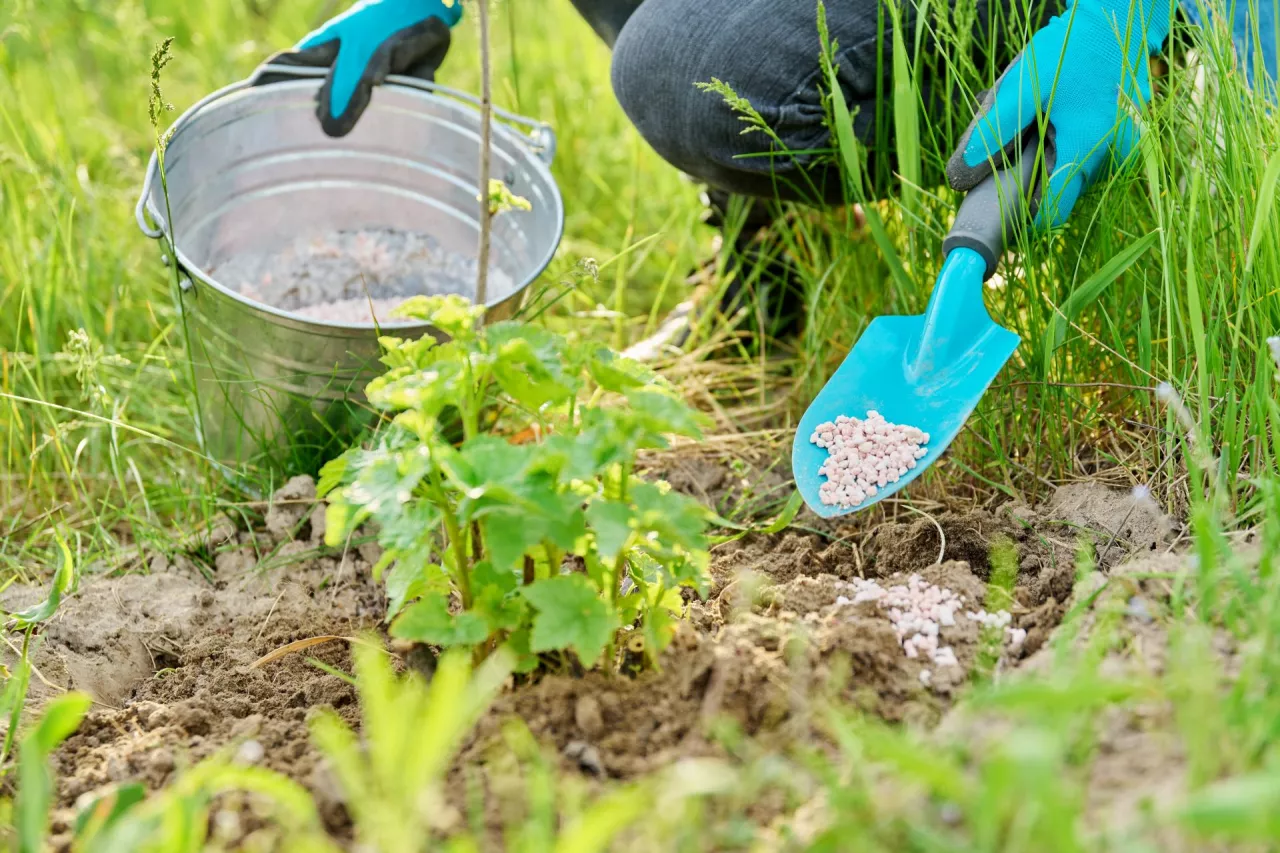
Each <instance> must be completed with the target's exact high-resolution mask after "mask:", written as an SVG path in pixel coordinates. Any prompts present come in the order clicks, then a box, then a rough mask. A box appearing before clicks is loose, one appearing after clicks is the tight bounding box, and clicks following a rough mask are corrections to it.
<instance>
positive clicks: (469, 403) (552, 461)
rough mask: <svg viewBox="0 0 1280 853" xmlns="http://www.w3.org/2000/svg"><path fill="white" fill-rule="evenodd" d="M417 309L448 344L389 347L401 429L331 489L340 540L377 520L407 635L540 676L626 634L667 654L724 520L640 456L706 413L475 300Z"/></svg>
mask: <svg viewBox="0 0 1280 853" xmlns="http://www.w3.org/2000/svg"><path fill="white" fill-rule="evenodd" d="M401 312H402V313H403V314H404V315H405V316H408V317H413V318H415V319H418V320H423V321H426V322H428V323H430V324H432V325H433V326H435V327H436V328H437V329H440V330H441V331H442V332H443V333H445V334H446V335H447V336H448V338H449V340H448V341H447V342H446V343H440V342H437V341H436V340H435V339H434V338H432V337H430V336H427V337H423V338H421V339H418V340H402V339H399V338H393V337H385V338H383V339H382V342H383V346H384V348H385V350H386V354H385V356H384V357H383V361H384V363H385V364H386V365H387V367H388V368H389V371H388V372H387V373H386V374H385V375H384V376H381V377H379V378H378V379H375V380H374V381H373V382H371V383H370V385H369V387H368V389H367V390H368V396H369V400H370V402H371V403H372V404H373V405H374V406H376V407H378V408H380V409H382V410H383V411H385V412H387V413H389V414H391V415H392V416H393V417H392V419H391V421H390V422H389V424H388V425H387V427H386V428H385V429H383V430H381V431H380V432H379V434H378V435H376V436H375V438H374V439H373V441H372V443H371V446H369V447H357V448H353V449H352V450H350V451H348V452H347V453H345V454H343V455H342V456H340V457H338V458H337V459H335V460H333V461H332V462H330V463H329V464H328V465H326V466H325V468H324V470H323V471H322V474H321V483H320V490H321V492H322V494H328V496H329V507H328V513H327V515H328V522H327V533H326V535H327V538H328V541H329V543H330V544H331V545H340V544H342V542H343V541H344V540H345V539H346V538H347V537H349V536H350V535H351V534H352V533H353V532H354V531H355V530H356V528H357V527H359V526H360V525H361V524H363V523H365V522H366V521H373V522H375V523H376V525H377V528H378V540H379V542H380V543H381V544H382V546H383V548H384V549H385V555H384V557H383V559H382V561H381V562H380V563H379V565H378V566H377V569H376V571H378V572H379V573H380V572H381V571H382V570H383V569H385V568H387V567H388V566H390V567H391V571H390V573H389V575H388V579H387V584H388V591H389V594H390V599H391V607H390V612H389V614H388V618H394V619H395V621H394V622H393V623H392V627H391V633H392V635H393V636H396V637H399V638H402V639H407V640H412V641H417V642H422V643H429V644H433V645H439V646H446V647H448V646H466V647H473V648H476V649H477V651H478V654H479V656H481V657H483V656H484V655H485V654H487V653H489V652H490V651H492V650H493V649H495V648H497V647H498V646H499V645H500V644H503V643H508V642H509V643H510V644H511V645H512V646H513V647H514V648H515V649H516V650H517V651H518V652H519V653H520V655H521V661H520V664H519V667H520V668H521V669H524V670H528V669H530V668H532V667H533V666H534V665H535V664H536V656H537V655H540V654H543V653H557V652H565V651H572V652H573V653H574V654H575V655H576V656H577V659H578V661H579V662H580V663H581V664H582V665H583V666H585V667H588V668H589V667H593V666H595V665H596V663H597V662H599V661H600V660H601V657H602V655H603V656H604V661H605V666H606V667H608V666H610V665H611V664H612V662H613V650H614V649H615V648H616V640H617V635H618V633H619V631H622V630H626V631H636V632H639V636H642V637H643V638H644V644H645V649H646V654H647V655H649V656H650V660H652V655H653V654H655V653H656V652H657V651H658V650H660V649H661V648H662V647H663V646H664V645H665V643H666V642H667V640H668V638H669V637H670V635H671V633H672V631H673V630H674V625H675V620H674V615H675V614H678V613H679V611H680V609H681V606H682V601H681V597H680V592H679V588H680V587H681V586H694V587H699V586H702V585H703V584H704V583H705V573H706V571H705V570H706V566H707V559H708V555H707V547H708V545H707V539H706V536H705V528H706V524H707V519H708V512H707V510H706V509H705V508H704V507H702V506H701V505H700V504H698V503H697V502H695V501H693V500H691V499H688V498H686V497H684V496H681V495H679V494H677V493H674V492H672V491H671V490H670V489H668V488H666V487H665V486H664V485H663V484H658V483H650V482H645V481H643V480H641V479H639V478H638V477H637V476H635V464H636V455H637V453H638V452H639V451H641V450H643V449H646V448H660V447H664V446H666V443H667V439H666V436H667V435H670V434H676V435H683V436H691V437H692V436H697V435H698V434H699V426H698V419H697V418H696V416H695V413H694V412H693V410H692V409H690V408H689V407H688V406H687V405H686V404H685V403H684V402H683V401H682V400H681V399H679V398H678V397H676V396H675V395H674V394H672V393H671V392H670V391H669V390H668V389H667V388H666V386H665V385H664V384H663V383H661V382H659V381H658V380H657V379H656V377H655V376H654V375H653V374H651V373H650V372H648V371H647V370H645V369H643V368H641V367H640V366H639V365H638V364H636V363H634V362H631V361H629V360H626V359H622V358H619V357H618V356H616V355H615V354H614V353H613V352H611V351H610V350H608V349H607V348H605V347H603V346H601V345H599V344H596V343H592V342H587V341H580V340H575V339H571V338H567V337H564V336H561V335H559V334H555V333H553V332H550V331H548V330H546V329H543V328H539V327H537V326H532V325H529V324H525V323H519V322H501V323H495V324H492V325H488V326H484V325H480V324H479V320H480V318H481V314H482V309H478V308H476V307H474V306H472V305H471V304H470V303H469V302H467V301H466V300H464V299H462V298H461V297H457V296H448V297H431V298H428V297H417V298H415V299H412V300H410V301H409V302H407V303H405V305H404V306H403V307H402V308H401ZM584 395H585V402H582V398H583V397H584ZM459 429H460V432H461V436H460V440H459V436H458V434H457V433H458V431H459ZM504 436H505V437H504ZM569 566H574V567H576V570H568V568H567V567H569ZM455 597H456V599H455ZM412 599H417V601H416V602H415V603H413V604H412V605H411V606H409V607H408V608H406V609H404V610H403V612H401V610H402V608H404V607H405V604H406V603H407V602H409V601H410V600H412Z"/></svg>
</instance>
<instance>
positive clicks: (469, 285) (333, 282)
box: [208, 228, 513, 325]
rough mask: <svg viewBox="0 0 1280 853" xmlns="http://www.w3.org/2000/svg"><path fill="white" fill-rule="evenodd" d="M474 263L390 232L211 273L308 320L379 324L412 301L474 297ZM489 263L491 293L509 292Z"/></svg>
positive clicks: (312, 245) (354, 235)
mask: <svg viewBox="0 0 1280 853" xmlns="http://www.w3.org/2000/svg"><path fill="white" fill-rule="evenodd" d="M476 266H477V265H476V261H475V259H474V258H468V257H466V256H464V255H461V254H458V253H456V252H450V251H447V250H446V249H445V248H444V247H443V246H441V245H440V242H439V241H438V240H437V239H435V238H434V237H432V236H430V235H429V234H419V233H416V232H413V231H401V230H399V229H394V228H371V229H363V230H339V231H333V232H329V233H325V234H317V235H311V236H304V237H299V238H298V239H296V240H294V241H293V243H291V244H289V245H287V246H284V247H281V248H273V249H270V250H262V251H249V252H238V253H236V254H235V255H232V256H230V257H228V258H226V259H225V260H222V261H221V262H219V263H217V264H216V265H213V266H211V267H210V269H209V270H208V272H209V274H210V275H212V276H214V277H215V278H217V279H218V280H219V281H221V282H223V283H224V284H227V285H229V286H230V287H233V288H237V289H238V290H239V291H240V293H241V294H242V295H243V296H245V297H247V298H248V299H252V300H253V301H255V302H261V303H263V304H264V305H270V306H272V307H273V308H279V309H281V310H283V311H288V312H289V313H291V314H297V315H299V316H302V317H307V318H310V319H314V320H325V321H328V322H333V323H369V322H372V321H374V320H375V319H376V320H377V322H378V323H380V324H383V325H398V324H404V323H408V322H414V321H407V320H402V319H396V318H392V317H391V316H390V314H391V311H392V309H394V308H395V307H396V306H398V305H399V304H400V303H401V302H403V301H404V300H406V299H408V298H409V297H411V296H417V295H423V296H438V295H444V294H449V293H458V294H462V295H464V296H471V295H472V294H473V293H474V291H475V281H476ZM512 289H513V288H512V282H511V278H510V277H509V276H507V275H506V274H505V273H503V272H502V271H501V270H499V269H497V268H496V267H495V266H493V265H492V264H490V268H489V293H490V294H492V295H505V294H507V293H510V292H511V291H512Z"/></svg>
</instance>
